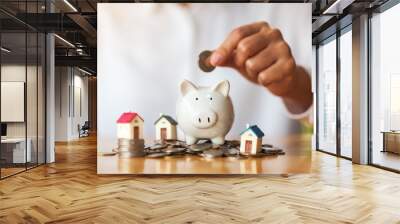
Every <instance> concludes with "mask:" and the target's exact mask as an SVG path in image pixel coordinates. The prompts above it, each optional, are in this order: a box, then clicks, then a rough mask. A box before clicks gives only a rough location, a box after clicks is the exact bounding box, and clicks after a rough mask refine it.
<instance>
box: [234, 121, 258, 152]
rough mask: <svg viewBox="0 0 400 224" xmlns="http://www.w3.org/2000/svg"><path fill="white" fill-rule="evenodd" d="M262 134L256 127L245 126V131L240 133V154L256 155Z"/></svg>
mask: <svg viewBox="0 0 400 224" xmlns="http://www.w3.org/2000/svg"><path fill="white" fill-rule="evenodd" d="M263 136H264V132H262V131H261V129H260V128H259V127H258V126H257V125H252V126H250V125H247V128H246V130H244V131H243V132H242V133H240V153H242V154H257V152H259V151H260V150H261V147H262V137H263Z"/></svg>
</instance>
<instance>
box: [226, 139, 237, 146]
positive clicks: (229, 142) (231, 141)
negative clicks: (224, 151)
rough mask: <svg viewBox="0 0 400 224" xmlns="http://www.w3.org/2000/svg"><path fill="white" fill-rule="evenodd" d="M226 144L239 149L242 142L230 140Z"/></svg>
mask: <svg viewBox="0 0 400 224" xmlns="http://www.w3.org/2000/svg"><path fill="white" fill-rule="evenodd" d="M225 144H226V145H228V146H230V147H237V146H240V141H238V140H229V141H226V143H225Z"/></svg>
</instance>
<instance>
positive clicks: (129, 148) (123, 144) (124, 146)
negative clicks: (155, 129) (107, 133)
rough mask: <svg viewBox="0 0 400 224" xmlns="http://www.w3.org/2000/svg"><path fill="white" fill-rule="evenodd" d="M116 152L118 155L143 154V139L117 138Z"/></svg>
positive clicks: (137, 155) (133, 155)
mask: <svg viewBox="0 0 400 224" xmlns="http://www.w3.org/2000/svg"><path fill="white" fill-rule="evenodd" d="M118 154H119V156H120V157H141V156H145V152H144V140H143V139H126V138H120V139H118Z"/></svg>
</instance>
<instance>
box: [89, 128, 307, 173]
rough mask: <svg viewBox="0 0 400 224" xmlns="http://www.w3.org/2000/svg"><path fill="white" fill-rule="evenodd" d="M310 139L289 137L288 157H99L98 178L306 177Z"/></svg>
mask: <svg viewBox="0 0 400 224" xmlns="http://www.w3.org/2000/svg"><path fill="white" fill-rule="evenodd" d="M310 138H311V136H309V135H306V136H300V135H298V136H290V137H288V138H285V139H283V140H281V142H282V143H281V144H279V146H280V147H281V148H283V149H284V151H285V153H286V154H285V155H277V156H265V157H261V158H252V157H250V158H245V159H235V158H230V157H220V158H214V159H206V158H203V157H200V156H196V155H185V156H179V157H178V156H167V157H164V158H147V157H136V158H120V157H119V156H118V155H113V156H106V155H103V154H102V153H98V154H97V173H98V174H287V173H305V172H308V171H309V170H310V164H311V146H310Z"/></svg>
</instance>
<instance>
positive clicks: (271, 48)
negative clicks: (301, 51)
mask: <svg viewBox="0 0 400 224" xmlns="http://www.w3.org/2000/svg"><path fill="white" fill-rule="evenodd" d="M210 63H211V65H213V66H215V67H217V66H228V67H231V68H234V69H236V70H237V71H238V72H240V73H241V74H242V75H243V76H244V77H245V78H247V79H248V80H250V81H252V82H254V83H257V84H260V85H262V86H265V87H266V88H267V89H269V90H270V91H271V92H272V93H273V94H274V95H277V96H281V97H285V96H288V95H290V90H291V89H293V88H294V85H295V83H296V81H295V79H296V70H297V66H296V62H295V60H294V58H293V56H292V53H291V50H290V47H289V45H288V44H287V43H286V41H285V40H284V39H283V37H282V34H281V32H280V31H279V30H278V29H276V28H272V27H271V26H270V25H269V24H268V23H266V22H256V23H252V24H248V25H244V26H241V27H238V28H236V29H234V30H233V31H232V32H231V33H230V34H229V35H228V36H227V37H226V39H225V40H224V41H223V42H222V44H221V45H220V46H219V47H218V48H217V49H215V50H214V52H213V53H212V55H211V56H210Z"/></svg>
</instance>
